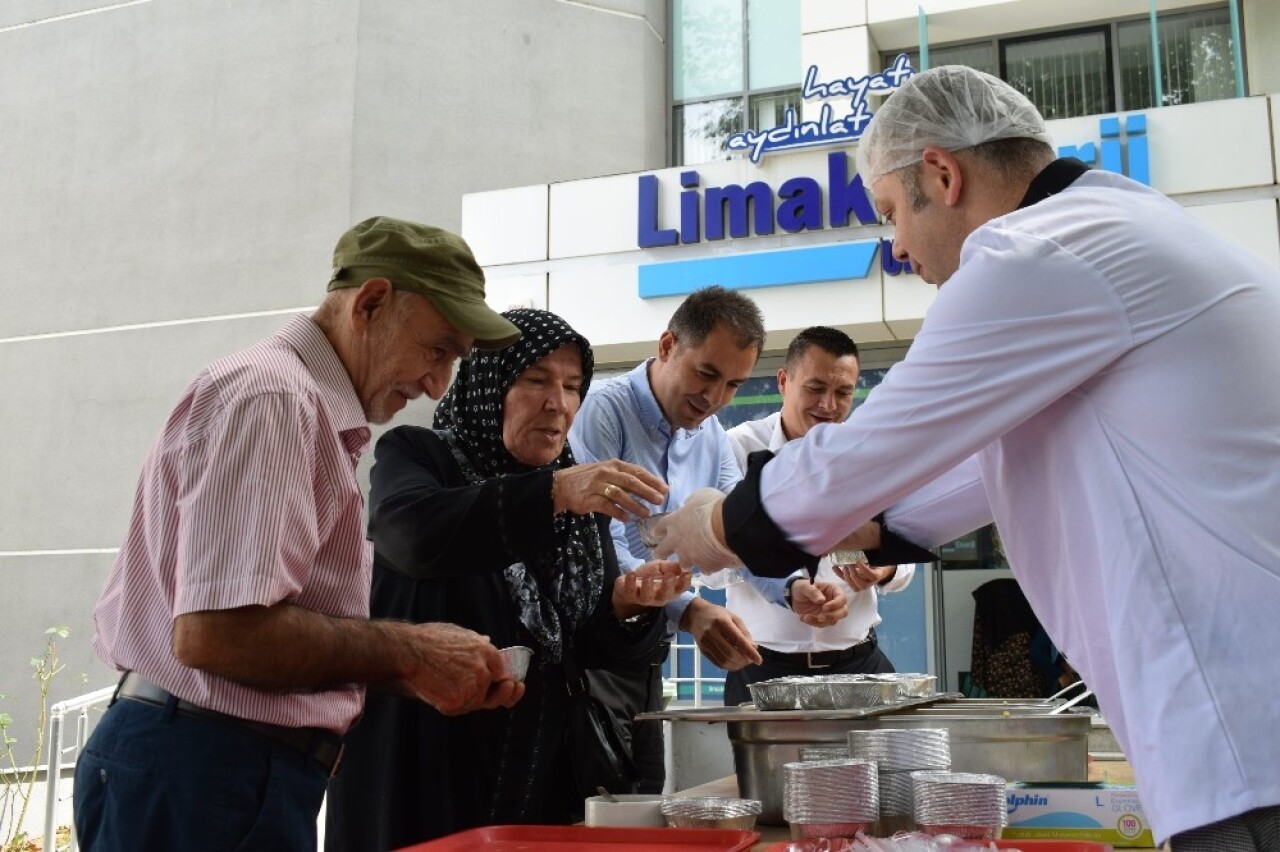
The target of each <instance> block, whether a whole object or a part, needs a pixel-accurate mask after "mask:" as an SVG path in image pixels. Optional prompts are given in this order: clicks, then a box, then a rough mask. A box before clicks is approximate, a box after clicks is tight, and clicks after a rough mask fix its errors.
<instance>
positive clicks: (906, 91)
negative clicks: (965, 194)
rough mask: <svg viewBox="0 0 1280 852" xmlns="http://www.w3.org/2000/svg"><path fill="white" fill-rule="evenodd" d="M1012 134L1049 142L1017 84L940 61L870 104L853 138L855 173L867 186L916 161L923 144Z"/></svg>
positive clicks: (956, 145) (949, 146) (955, 145)
mask: <svg viewBox="0 0 1280 852" xmlns="http://www.w3.org/2000/svg"><path fill="white" fill-rule="evenodd" d="M1017 138H1026V139H1039V140H1040V141H1041V142H1044V143H1046V144H1048V145H1052V144H1053V140H1051V139H1050V138H1049V133H1048V131H1047V130H1046V129H1045V125H1044V118H1042V117H1041V116H1040V113H1039V111H1038V110H1037V109H1036V108H1035V105H1034V104H1032V103H1031V101H1029V100H1027V98H1026V96H1025V95H1023V94H1022V93H1021V92H1019V91H1018V90H1017V89H1015V88H1013V87H1012V86H1010V85H1009V84H1008V83H1006V82H1004V81H1003V80H1001V79H1000V78H999V77H992V76H991V75H990V74H984V73H983V72H981V71H977V70H974V69H973V68H969V67H967V66H964V65H942V66H939V67H937V68H931V69H929V70H928V71H923V72H921V73H919V74H915V75H913V76H911V77H910V78H908V79H907V81H906V82H905V83H903V84H902V87H901V88H900V89H898V90H897V91H896V92H894V93H893V94H892V95H890V96H889V97H888V98H887V99H886V100H885V102H884V103H883V104H881V106H880V108H879V109H878V110H876V112H875V115H874V116H873V117H872V119H871V123H870V124H869V125H868V126H867V132H866V133H864V134H863V135H862V138H861V139H860V140H859V141H858V174H860V175H861V176H862V183H863V185H864V186H867V187H870V186H871V184H873V183H875V182H876V181H877V180H878V179H879V178H880V177H881V176H883V175H885V174H888V173H889V172H892V171H894V170H896V169H900V168H902V167H903V166H910V165H912V164H914V163H918V162H920V160H921V159H922V157H923V153H924V149H925V147H927V146H930V145H932V146H935V147H938V148H942V149H944V150H947V151H958V150H960V149H961V148H971V147H973V146H974V145H980V144H982V143H983V142H990V141H992V140H994V139H1017Z"/></svg>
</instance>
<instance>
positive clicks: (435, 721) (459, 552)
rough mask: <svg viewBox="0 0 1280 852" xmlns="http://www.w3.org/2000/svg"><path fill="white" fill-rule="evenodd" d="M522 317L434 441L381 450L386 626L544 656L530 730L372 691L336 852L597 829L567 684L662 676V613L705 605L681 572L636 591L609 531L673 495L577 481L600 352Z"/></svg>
mask: <svg viewBox="0 0 1280 852" xmlns="http://www.w3.org/2000/svg"><path fill="white" fill-rule="evenodd" d="M504 316H506V317H507V318H508V319H510V320H511V321H512V322H514V323H515V324H516V325H517V326H519V327H520V330H521V332H522V337H521V339H520V340H519V341H518V342H517V343H515V344H513V345H512V346H510V347H508V348H506V349H502V350H498V351H483V350H475V351H473V352H472V353H471V357H470V359H469V360H467V361H465V362H463V364H462V367H461V369H460V370H459V373H458V377H457V379H456V380H455V383H454V385H453V387H452V388H451V389H450V390H449V392H448V393H447V394H445V396H444V398H443V399H442V400H441V401H440V405H439V407H438V409H437V411H436V419H435V426H436V428H435V429H434V430H428V429H423V428H420V427H416V426H401V427H398V428H396V429H392V430H391V431H389V432H387V433H386V434H385V435H383V437H382V438H381V439H380V440H379V441H378V445H377V449H376V453H375V463H374V467H373V471H372V474H371V477H370V480H371V481H370V485H371V488H370V495H369V505H370V510H369V515H370V519H369V530H370V537H371V538H372V539H373V543H374V548H375V554H374V569H373V595H372V601H371V614H372V616H373V617H375V618H394V619H403V620H410V621H414V622H418V623H422V622H450V623H453V624H457V625H460V626H462V627H466V628H469V629H471V630H474V631H476V632H478V633H481V634H484V635H486V636H488V637H489V638H490V640H491V641H492V642H493V644H494V645H496V646H497V647H499V648H502V647H507V646H511V645H527V646H530V647H532V648H533V649H534V659H533V662H532V663H531V664H530V666H529V672H528V675H527V677H526V680H525V687H526V691H525V695H524V697H523V698H522V699H521V700H520V701H519V703H517V704H516V705H515V707H514V708H512V709H511V710H485V711H479V712H475V713H470V714H468V715H464V716H454V717H446V716H444V715H442V714H440V713H439V712H437V711H436V710H435V709H434V708H432V707H431V706H429V705H427V704H424V703H422V702H419V701H416V700H412V699H407V698H399V697H393V696H390V695H386V694H379V693H377V692H375V691H370V693H369V697H368V699H367V703H366V708H365V713H364V717H363V718H362V720H361V722H360V724H359V725H357V726H356V728H355V729H353V730H352V732H351V733H350V734H349V735H348V739H347V753H346V757H345V759H344V762H343V766H342V770H341V772H340V773H339V774H338V776H337V777H336V778H335V779H334V781H333V782H332V783H331V784H330V789H329V798H328V805H327V807H328V817H327V825H326V831H325V839H326V844H325V845H326V848H327V849H328V850H360V852H365V850H384V849H395V848H397V847H401V846H407V845H410V844H413V843H418V842H421V841H424V840H428V839H431V838H434V837H439V836H442V835H445V834H449V833H452V832H455V831H461V830H463V829H467V828H471V827H475V826H480V825H494V824H518V823H570V822H573V821H575V820H576V819H580V818H581V808H582V798H581V795H580V794H579V793H578V792H577V789H576V787H575V785H574V783H573V781H572V775H571V765H570V761H571V759H572V756H571V754H570V752H569V748H568V743H567V741H566V730H565V721H566V718H567V716H568V702H569V694H568V692H567V690H566V679H565V667H566V664H568V665H570V666H573V667H597V666H602V665H608V666H610V667H614V668H616V667H618V666H627V665H634V666H635V667H636V668H637V669H641V668H643V667H644V666H645V665H646V664H647V662H648V660H649V658H650V657H651V656H652V655H653V653H654V651H655V649H656V647H657V645H658V643H659V642H660V641H661V638H662V633H663V624H662V619H661V617H660V610H658V609H657V607H660V606H661V605H662V604H663V603H666V602H667V601H669V600H672V599H673V598H675V597H676V595H678V594H679V593H680V592H682V591H684V589H685V588H687V586H688V579H687V576H686V575H684V574H682V573H681V572H680V571H679V566H678V565H675V564H673V563H651V564H649V565H646V566H644V567H642V568H641V569H639V570H638V571H636V572H631V573H629V574H626V575H623V576H621V577H620V576H619V571H618V564H617V560H616V557H615V556H614V551H613V547H612V542H611V540H610V537H609V532H608V523H609V517H610V516H612V517H617V518H619V519H625V518H626V517H627V513H628V512H636V513H641V514H645V513H647V510H646V509H645V508H643V506H642V504H641V503H640V502H639V500H644V501H647V502H650V503H660V502H661V500H662V494H663V493H664V492H665V489H666V486H665V485H664V484H663V483H662V482H661V481H660V480H658V479H657V478H656V477H654V476H653V475H652V474H649V473H648V472H647V471H645V470H644V469H642V468H639V467H636V466H634V465H629V464H626V463H624V462H620V461H616V460H615V461H608V462H600V463H596V464H588V465H575V463H574V460H573V455H572V453H571V452H570V449H569V446H568V443H567V436H568V432H569V425H570V423H572V421H573V417H574V415H575V414H576V413H577V410H578V406H579V405H580V404H581V402H582V398H583V397H584V396H585V395H586V392H587V386H588V384H589V383H590V381H591V374H592V369H593V366H594V361H593V358H592V353H591V346H590V344H589V343H588V342H587V340H586V339H585V338H584V337H582V336H581V335H580V334H578V333H577V332H576V331H574V330H573V329H572V328H570V327H569V325H568V324H567V323H565V322H564V321H563V320H562V319H560V318H559V317H558V316H556V315H555V314H553V313H550V312H548V311H538V310H515V311H508V312H506V313H505V314H504Z"/></svg>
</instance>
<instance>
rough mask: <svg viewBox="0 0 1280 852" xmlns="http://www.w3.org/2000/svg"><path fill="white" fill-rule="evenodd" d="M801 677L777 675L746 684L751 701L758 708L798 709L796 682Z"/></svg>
mask: <svg viewBox="0 0 1280 852" xmlns="http://www.w3.org/2000/svg"><path fill="white" fill-rule="evenodd" d="M800 680H802V679H801V678H790V677H778V678H774V679H773V680H762V681H760V682H759V683H752V684H748V685H747V689H749V690H751V701H752V703H753V704H755V705H756V709H758V710H798V709H800V705H799V703H798V699H797V697H796V684H797V683H799V682H800Z"/></svg>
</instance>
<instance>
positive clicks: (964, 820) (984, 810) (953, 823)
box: [911, 772, 1009, 840]
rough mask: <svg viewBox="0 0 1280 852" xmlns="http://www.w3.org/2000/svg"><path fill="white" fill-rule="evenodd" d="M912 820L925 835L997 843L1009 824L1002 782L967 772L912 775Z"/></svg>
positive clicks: (1000, 779) (994, 776) (987, 776)
mask: <svg viewBox="0 0 1280 852" xmlns="http://www.w3.org/2000/svg"><path fill="white" fill-rule="evenodd" d="M911 775H912V780H913V784H914V790H915V821H916V824H917V825H918V826H919V827H920V830H921V831H923V832H925V833H927V834H954V835H956V836H958V837H963V838H964V839H966V840H999V839H1000V834H1001V832H1002V831H1003V830H1004V827H1005V826H1006V825H1008V824H1009V815H1008V813H1007V811H1006V810H1005V780H1004V779H1003V778H1001V777H1000V776H998V775H976V774H973V773H969V772H913V773H911Z"/></svg>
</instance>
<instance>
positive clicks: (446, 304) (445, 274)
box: [329, 216, 520, 349]
mask: <svg viewBox="0 0 1280 852" xmlns="http://www.w3.org/2000/svg"><path fill="white" fill-rule="evenodd" d="M378 277H382V278H386V279H388V280H389V281H390V282H391V284H392V286H394V287H395V288H396V289H397V290H408V291H410V292H413V293H419V294H421V295H423V296H426V297H427V298H428V299H430V300H431V304H432V305H434V306H435V308H436V310H438V311H439V312H440V313H441V314H443V315H444V318H445V319H447V320H448V321H449V322H451V323H453V324H454V325H455V326H457V327H458V329H459V330H460V331H462V332H463V333H464V334H467V335H469V336H471V337H474V338H475V345H476V346H477V347H478V348H480V349H501V348H503V347H505V346H509V345H511V344H512V343H514V342H515V341H516V340H518V339H519V337H520V329H518V328H516V326H515V325H514V324H512V323H511V322H510V321H508V320H507V319H506V318H505V317H503V316H502V315H501V314H499V313H498V312H497V311H494V310H493V309H492V308H490V307H489V306H488V305H486V304H485V301H484V271H483V270H482V269H481V268H480V264H478V263H476V259H475V257H474V256H473V255H472V254H471V248H470V246H468V245H467V244H466V242H465V241H464V240H463V239H462V237H459V236H458V235H457V234H451V233H449V232H448V231H446V230H444V229H442V228H434V227H432V226H430V225H419V224H417V223H416V222H406V221H404V220H403V219H392V218H391V217H389V216H375V217H373V218H372V219H365V220H364V221H363V222H361V223H360V224H358V225H356V226H355V227H353V228H352V229H351V230H349V231H347V232H346V233H345V234H343V235H342V236H341V237H340V238H339V239H338V245H337V246H336V247H335V248H334V250H333V275H331V276H330V278H329V289H330V290H341V289H343V288H345V287H359V286H360V285H361V284H363V283H364V282H365V281H367V280H369V279H370V278H378Z"/></svg>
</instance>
